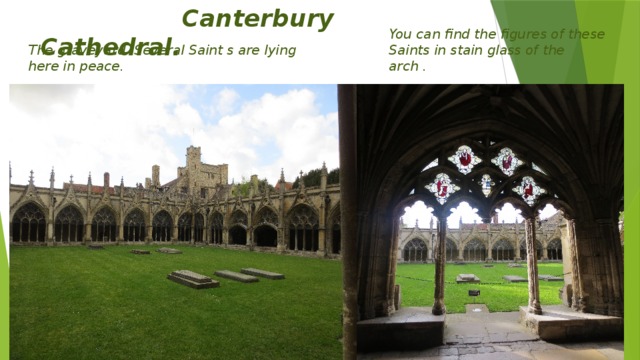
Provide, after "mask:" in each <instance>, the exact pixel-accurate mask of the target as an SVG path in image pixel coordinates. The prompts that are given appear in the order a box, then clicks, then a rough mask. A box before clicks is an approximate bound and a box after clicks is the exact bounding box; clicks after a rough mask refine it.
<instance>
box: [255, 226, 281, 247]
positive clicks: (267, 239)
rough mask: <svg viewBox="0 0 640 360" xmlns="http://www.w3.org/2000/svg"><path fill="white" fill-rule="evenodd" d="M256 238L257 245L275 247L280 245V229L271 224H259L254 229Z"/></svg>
mask: <svg viewBox="0 0 640 360" xmlns="http://www.w3.org/2000/svg"><path fill="white" fill-rule="evenodd" d="M253 233H254V235H255V239H256V246H263V247H273V248H275V247H276V246H278V231H277V230H276V229H274V228H273V226H271V225H266V224H264V225H259V226H258V227H256V229H255V230H254V231H253Z"/></svg>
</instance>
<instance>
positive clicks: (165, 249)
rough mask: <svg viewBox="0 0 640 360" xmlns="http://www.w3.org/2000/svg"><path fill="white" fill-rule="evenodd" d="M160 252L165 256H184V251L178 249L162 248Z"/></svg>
mask: <svg viewBox="0 0 640 360" xmlns="http://www.w3.org/2000/svg"><path fill="white" fill-rule="evenodd" d="M157 251H158V252H161V253H163V254H182V251H180V250H178V249H172V248H164V247H163V248H160V249H158V250H157Z"/></svg>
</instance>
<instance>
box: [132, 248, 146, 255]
mask: <svg viewBox="0 0 640 360" xmlns="http://www.w3.org/2000/svg"><path fill="white" fill-rule="evenodd" d="M129 252H130V253H132V254H138V255H151V251H149V250H140V249H133V250H131V251H129Z"/></svg>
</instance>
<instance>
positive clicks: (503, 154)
mask: <svg viewBox="0 0 640 360" xmlns="http://www.w3.org/2000/svg"><path fill="white" fill-rule="evenodd" d="M491 162H492V163H494V164H495V165H496V166H497V167H499V168H500V170H502V172H503V173H504V174H505V175H507V176H511V175H513V172H514V171H515V170H516V169H517V168H518V166H520V165H522V164H523V162H522V160H520V159H518V158H517V157H516V154H514V153H513V150H511V149H509V148H503V149H502V150H500V153H499V154H498V156H496V157H495V158H493V159H491Z"/></svg>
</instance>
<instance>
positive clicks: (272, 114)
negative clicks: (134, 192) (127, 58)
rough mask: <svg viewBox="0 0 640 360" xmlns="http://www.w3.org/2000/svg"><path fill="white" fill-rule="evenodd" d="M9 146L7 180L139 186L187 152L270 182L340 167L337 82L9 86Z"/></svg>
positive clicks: (167, 171)
mask: <svg viewBox="0 0 640 360" xmlns="http://www.w3.org/2000/svg"><path fill="white" fill-rule="evenodd" d="M10 107H11V109H10V113H9V115H10V118H11V119H12V121H11V122H10V123H9V126H8V127H9V129H7V132H8V133H9V134H13V135H12V136H11V137H10V138H8V139H6V140H7V141H8V144H6V145H7V149H20V150H19V151H12V152H11V153H10V155H9V161H10V162H11V168H12V180H11V182H12V183H16V184H26V183H27V182H28V179H29V172H30V170H33V171H34V179H35V183H36V186H48V185H49V174H50V172H51V169H52V167H53V168H54V169H55V174H56V187H61V186H62V182H68V181H69V179H70V176H71V175H73V176H74V182H76V183H83V184H85V183H86V182H87V177H88V175H89V173H91V175H92V182H93V184H94V185H102V184H103V174H104V172H109V173H110V174H111V185H112V186H113V185H119V183H120V178H121V177H123V178H124V183H125V185H126V186H134V185H135V184H136V183H138V182H140V183H144V180H145V178H146V177H151V167H152V165H154V164H157V165H160V181H161V182H162V183H166V182H168V181H170V180H172V179H174V178H175V177H176V168H177V167H178V166H184V164H185V154H186V148H187V147H188V146H190V145H194V146H200V147H201V149H202V161H203V162H205V163H208V164H223V163H226V164H229V182H231V181H233V180H235V181H236V182H239V181H241V180H242V178H243V177H245V178H249V177H250V176H251V175H252V174H257V175H258V176H259V177H260V178H261V179H263V178H266V179H267V180H268V181H269V182H270V183H271V184H274V183H275V182H276V181H277V180H278V178H279V176H280V170H281V169H284V173H285V177H286V178H287V180H288V181H293V180H294V179H295V177H296V176H297V175H298V173H299V172H300V171H304V172H307V171H309V170H312V169H315V168H319V167H321V166H322V163H323V161H324V162H326V164H327V167H328V168H329V169H333V168H336V167H338V115H337V89H336V86H335V85H309V86H307V85H186V86H171V85H123V84H118V85H108V84H107V85H12V86H11V87H10Z"/></svg>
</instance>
